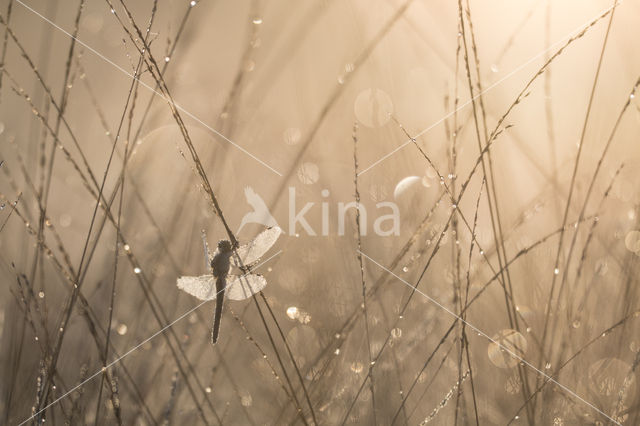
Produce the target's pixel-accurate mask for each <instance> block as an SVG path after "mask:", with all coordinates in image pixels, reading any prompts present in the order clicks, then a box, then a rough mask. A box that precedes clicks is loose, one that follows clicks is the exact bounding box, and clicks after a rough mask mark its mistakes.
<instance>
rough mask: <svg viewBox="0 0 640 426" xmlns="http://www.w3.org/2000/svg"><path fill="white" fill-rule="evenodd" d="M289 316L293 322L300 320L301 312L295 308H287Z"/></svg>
mask: <svg viewBox="0 0 640 426" xmlns="http://www.w3.org/2000/svg"><path fill="white" fill-rule="evenodd" d="M287 316H288V317H289V318H291V319H292V320H295V319H298V317H299V316H300V311H299V310H298V308H296V307H295V306H291V307H289V308H287Z"/></svg>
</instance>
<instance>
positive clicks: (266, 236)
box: [231, 226, 282, 266]
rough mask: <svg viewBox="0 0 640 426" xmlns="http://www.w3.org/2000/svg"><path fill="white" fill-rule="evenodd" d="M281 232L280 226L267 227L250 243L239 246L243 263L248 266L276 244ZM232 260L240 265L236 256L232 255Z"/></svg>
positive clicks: (236, 264)
mask: <svg viewBox="0 0 640 426" xmlns="http://www.w3.org/2000/svg"><path fill="white" fill-rule="evenodd" d="M280 234H282V229H280V228H279V227H278V226H274V227H271V228H267V229H265V230H264V231H262V232H261V233H259V234H258V235H257V236H256V237H255V238H254V239H253V241H251V242H250V243H248V244H245V245H243V246H240V247H238V256H240V259H242V264H243V265H245V266H248V265H251V264H252V263H254V262H256V261H257V260H258V259H260V258H261V257H262V255H264V254H265V253H266V252H267V251H268V250H269V249H270V248H271V247H272V246H273V245H274V244H275V242H276V241H277V240H278V238H279V237H280ZM231 261H232V262H233V264H234V265H235V266H240V265H239V262H238V260H237V259H236V258H235V256H232V257H231Z"/></svg>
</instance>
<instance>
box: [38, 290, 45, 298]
mask: <svg viewBox="0 0 640 426" xmlns="http://www.w3.org/2000/svg"><path fill="white" fill-rule="evenodd" d="M38 297H39V298H40V299H44V291H41V292H39V293H38Z"/></svg>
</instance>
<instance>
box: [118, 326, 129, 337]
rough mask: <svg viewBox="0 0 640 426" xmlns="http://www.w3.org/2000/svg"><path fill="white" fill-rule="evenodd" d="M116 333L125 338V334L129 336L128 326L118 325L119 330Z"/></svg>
mask: <svg viewBox="0 0 640 426" xmlns="http://www.w3.org/2000/svg"><path fill="white" fill-rule="evenodd" d="M116 332H117V333H118V334H119V335H121V336H124V335H125V334H127V325H126V324H120V325H118V328H117V329H116Z"/></svg>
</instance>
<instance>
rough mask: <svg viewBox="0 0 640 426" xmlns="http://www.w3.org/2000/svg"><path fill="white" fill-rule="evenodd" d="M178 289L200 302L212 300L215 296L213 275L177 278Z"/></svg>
mask: <svg viewBox="0 0 640 426" xmlns="http://www.w3.org/2000/svg"><path fill="white" fill-rule="evenodd" d="M178 288H179V289H180V290H183V291H186V292H187V293H189V294H190V295H192V296H195V297H197V298H198V299H200V300H213V299H215V298H216V295H217V292H216V286H215V281H214V278H213V275H200V276H199V277H180V278H178Z"/></svg>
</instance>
